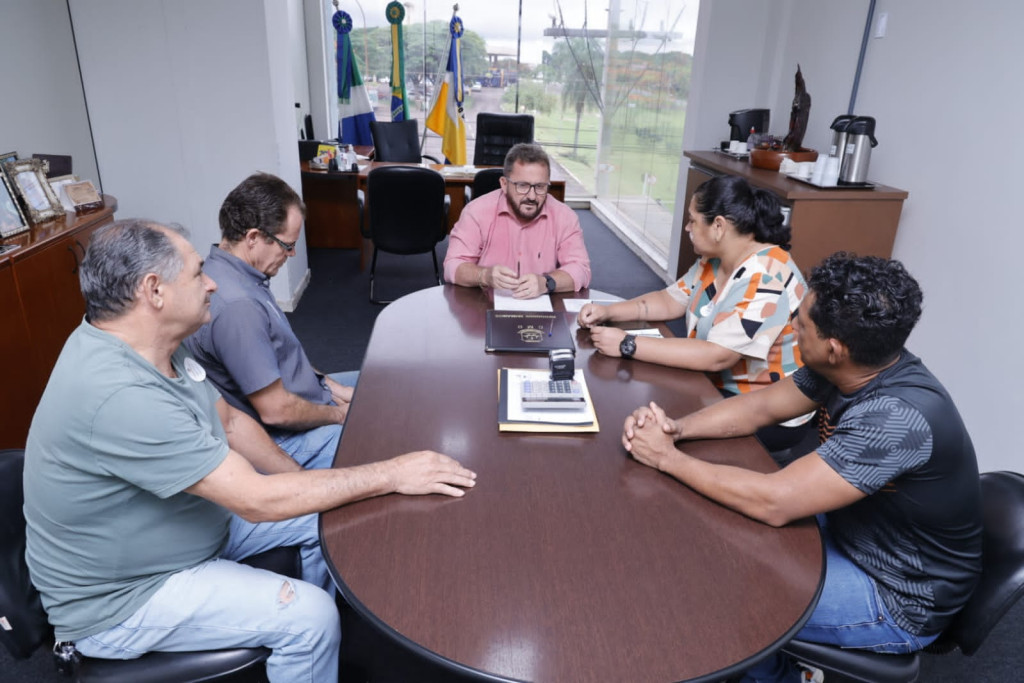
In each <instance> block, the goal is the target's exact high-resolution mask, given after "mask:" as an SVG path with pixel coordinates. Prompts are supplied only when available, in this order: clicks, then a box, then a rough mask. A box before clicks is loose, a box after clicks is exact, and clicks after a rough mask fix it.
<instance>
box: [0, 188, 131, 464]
mask: <svg viewBox="0 0 1024 683" xmlns="http://www.w3.org/2000/svg"><path fill="white" fill-rule="evenodd" d="M116 209H117V200H116V199H115V198H114V197H111V196H109V195H104V196H103V206H102V207H100V208H98V209H94V210H92V211H90V212H88V213H84V214H81V215H76V214H73V213H67V214H65V215H64V217H63V218H59V219H56V220H52V221H47V222H45V223H38V224H36V225H34V226H32V229H31V230H30V231H29V232H25V233H22V234H20V235H15V236H13V237H8V238H6V239H4V240H0V244H3V245H10V244H16V245H18V248H17V249H14V250H13V251H8V252H5V253H3V254H0V359H2V360H0V363H2V366H0V367H2V370H0V377H2V378H3V379H2V388H0V448H22V447H24V446H25V437H26V436H27V435H28V427H29V424H30V423H31V421H32V414H33V413H34V412H35V409H36V404H37V403H38V402H39V397H40V396H42V394H43V389H45V388H46V382H47V381H48V380H49V378H50V370H52V369H53V365H54V363H56V361H57V356H58V355H60V350H61V349H62V348H63V346H64V342H65V341H66V340H67V337H68V335H69V334H71V332H72V330H74V329H75V327H77V326H78V324H79V323H80V322H81V321H82V316H83V315H85V301H84V300H83V299H82V293H81V290H80V289H79V286H78V264H79V263H80V262H81V259H82V256H83V255H84V254H85V247H86V245H88V243H89V236H90V235H92V233H93V232H94V231H95V230H96V229H97V228H99V227H100V226H102V225H106V224H107V223H110V222H111V221H113V220H114V211H115V210H116Z"/></svg>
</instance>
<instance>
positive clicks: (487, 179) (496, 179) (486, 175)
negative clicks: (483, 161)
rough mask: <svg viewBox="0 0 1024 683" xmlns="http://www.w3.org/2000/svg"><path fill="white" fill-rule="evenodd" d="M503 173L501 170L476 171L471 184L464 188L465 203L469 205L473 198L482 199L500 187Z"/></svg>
mask: <svg viewBox="0 0 1024 683" xmlns="http://www.w3.org/2000/svg"><path fill="white" fill-rule="evenodd" d="M504 172H505V171H504V169H501V168H482V169H480V170H479V171H477V172H476V175H474V176H473V184H472V185H467V186H466V203H467V204H469V202H470V201H472V200H473V198H474V197H482V196H484V195H485V194H487V193H488V192H493V191H494V190H497V189H498V188H499V187H501V176H502V175H503V174H504Z"/></svg>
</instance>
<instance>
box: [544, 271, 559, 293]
mask: <svg viewBox="0 0 1024 683" xmlns="http://www.w3.org/2000/svg"><path fill="white" fill-rule="evenodd" d="M544 285H545V286H546V287H547V288H548V294H552V293H554V291H555V287H557V286H558V283H557V282H555V278H553V277H551V276H550V275H548V274H547V273H544Z"/></svg>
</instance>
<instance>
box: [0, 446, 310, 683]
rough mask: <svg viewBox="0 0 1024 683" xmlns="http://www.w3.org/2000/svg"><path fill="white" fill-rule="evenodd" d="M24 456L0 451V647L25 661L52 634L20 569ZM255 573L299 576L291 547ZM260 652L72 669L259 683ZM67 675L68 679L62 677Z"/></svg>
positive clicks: (120, 682)
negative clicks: (3, 624) (1, 625)
mask: <svg viewBox="0 0 1024 683" xmlns="http://www.w3.org/2000/svg"><path fill="white" fill-rule="evenodd" d="M24 463H25V452H24V451H23V450H21V449H11V450H0V617H3V618H4V619H5V620H6V622H7V624H9V626H10V629H7V628H6V627H5V628H2V629H0V642H2V643H3V644H4V646H5V647H6V648H7V650H8V651H9V652H10V653H11V656H13V657H14V658H15V659H26V658H28V657H30V656H31V655H32V653H33V652H34V651H35V650H36V648H38V647H39V646H40V645H42V644H43V643H44V642H45V643H48V644H49V645H52V644H53V629H52V628H51V627H50V624H49V623H48V622H47V620H46V613H45V612H44V611H43V606H42V603H41V602H40V599H39V593H38V592H37V591H36V589H35V587H34V586H33V585H32V582H31V581H30V580H29V575H28V567H27V566H26V564H25V516H24V514H23V513H22V505H23V504H24V493H23V491H22V486H21V476H22V471H23V469H24ZM245 562H246V564H251V565H253V566H255V567H259V568H261V569H269V570H271V571H276V572H278V573H280V574H286V575H288V576H291V577H294V578H299V577H301V571H300V568H301V565H300V563H301V560H300V558H299V553H298V549H297V548H277V549H275V550H271V551H268V552H266V553H261V554H259V555H255V556H253V557H250V558H248V559H246V560H245ZM269 656H270V650H269V649H267V648H265V647H254V648H234V649H230V650H210V651H206V652H151V653H149V654H146V655H143V656H142V657H139V658H138V659H126V660H120V659H91V658H89V657H81V658H80V660H79V662H78V663H77V664H76V665H75V666H74V667H73V668H74V672H73V675H74V678H75V681H76V683H115V682H116V683H124V681H132V683H199V682H200V681H219V680H229V679H230V680H231V681H240V680H242V679H241V678H236V677H245V679H246V680H251V681H253V682H254V683H265V681H266V673H265V671H264V667H263V663H264V662H265V661H266V660H267V658H268V657H269ZM67 675H69V676H70V675H72V674H70V673H69V674H67Z"/></svg>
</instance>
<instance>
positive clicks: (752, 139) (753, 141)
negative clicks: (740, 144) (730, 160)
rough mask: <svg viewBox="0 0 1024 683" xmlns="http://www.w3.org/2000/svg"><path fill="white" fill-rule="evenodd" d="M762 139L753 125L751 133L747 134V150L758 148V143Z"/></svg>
mask: <svg viewBox="0 0 1024 683" xmlns="http://www.w3.org/2000/svg"><path fill="white" fill-rule="evenodd" d="M760 141H761V139H760V138H759V137H758V135H757V130H756V129H755V128H754V127H753V126H751V127H750V135H748V136H747V152H750V151H751V150H755V149H757V144H758V143H759V142H760Z"/></svg>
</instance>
